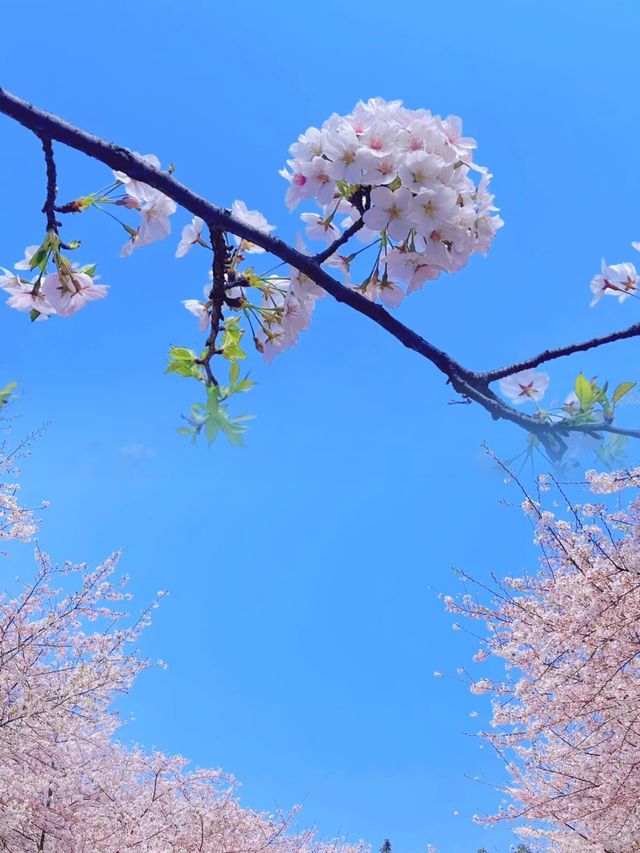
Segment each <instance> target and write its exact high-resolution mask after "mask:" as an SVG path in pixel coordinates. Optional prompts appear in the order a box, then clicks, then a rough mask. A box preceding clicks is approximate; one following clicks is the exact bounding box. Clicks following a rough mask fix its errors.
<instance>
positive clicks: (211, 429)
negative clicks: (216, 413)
mask: <svg viewBox="0 0 640 853" xmlns="http://www.w3.org/2000/svg"><path fill="white" fill-rule="evenodd" d="M204 434H205V435H206V436H207V441H208V442H209V444H211V443H212V442H213V441H214V440H215V437H216V435H217V434H218V423H217V420H216V418H214V417H208V418H207V420H206V421H205V422H204Z"/></svg>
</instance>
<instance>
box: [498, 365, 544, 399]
mask: <svg viewBox="0 0 640 853" xmlns="http://www.w3.org/2000/svg"><path fill="white" fill-rule="evenodd" d="M499 386H500V393H501V394H503V396H505V397H507V398H508V399H510V400H513V402H514V403H517V404H520V403H526V401H527V400H533V401H534V402H536V403H537V402H538V401H539V400H541V399H542V398H543V396H544V392H545V391H546V390H547V388H548V387H549V374H548V373H544V372H543V371H535V370H522V371H520V373H513V374H512V375H511V376H505V378H504V379H501V380H500V382H499Z"/></svg>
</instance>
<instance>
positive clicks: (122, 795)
mask: <svg viewBox="0 0 640 853" xmlns="http://www.w3.org/2000/svg"><path fill="white" fill-rule="evenodd" d="M0 472H1V481H0V539H2V540H3V542H5V543H6V544H8V543H9V541H10V540H13V541H15V540H20V541H28V540H29V539H31V537H32V536H33V535H34V534H35V532H36V526H37V522H36V519H35V516H34V514H33V512H32V511H30V510H28V509H25V508H22V507H21V506H20V504H19V503H18V500H17V486H16V483H15V480H16V475H17V471H16V470H15V466H14V463H13V458H12V457H11V456H10V454H8V453H4V454H3V455H1V456H0ZM118 559H119V555H118V554H114V555H112V556H111V557H109V558H108V559H107V560H105V561H104V563H102V564H101V565H100V566H98V567H97V568H93V569H92V568H89V567H88V566H86V565H72V564H70V563H65V564H64V565H62V566H56V565H54V564H53V563H52V562H51V560H50V559H49V557H48V556H47V555H46V554H44V553H42V552H41V551H40V550H39V549H38V548H37V549H36V572H35V577H34V578H33V579H32V580H30V581H28V582H27V583H25V584H24V587H23V588H22V590H21V591H19V592H18V593H17V594H15V595H11V594H8V593H4V594H2V595H1V596H0V846H1V847H2V849H3V850H7V851H15V853H19V851H24V853H27V851H29V853H31V851H50V853H56V851H58V853H80V851H91V853H121V851H125V850H144V851H162V853H166V851H180V853H183V851H209V852H210V853H221V851H227V853H232V851H245V853H258V851H263V850H270V851H271V850H272V851H274V853H364V851H365V847H364V846H363V845H361V844H346V843H343V842H340V841H335V842H321V841H319V840H317V839H316V837H315V836H314V834H313V832H311V831H303V832H293V831H291V825H292V822H293V820H294V817H295V814H296V809H294V810H292V811H291V812H289V813H276V814H265V813H259V812H256V811H253V810H251V809H248V808H244V807H242V806H240V804H239V802H238V786H237V783H236V782H235V780H234V779H233V778H231V777H230V776H227V775H225V774H224V773H222V771H220V770H209V769H194V768H192V767H190V764H189V762H188V761H187V760H186V759H184V758H182V757H180V756H174V755H166V754H163V753H161V752H158V751H152V752H149V751H147V750H144V749H142V748H141V747H139V746H130V745H127V744H125V743H124V742H123V741H118V739H117V737H116V735H117V732H118V729H119V728H120V727H121V725H122V721H121V719H120V718H119V716H118V714H117V713H116V712H115V711H114V710H113V708H112V705H113V701H114V699H115V698H116V697H117V696H118V695H119V694H122V693H126V692H128V691H129V689H130V688H131V686H132V685H133V682H134V681H135V679H136V677H137V676H138V675H139V673H140V672H141V671H142V670H144V669H146V668H147V667H149V666H150V663H149V661H147V660H145V659H143V658H141V657H140V656H139V654H138V653H137V652H136V648H135V646H136V642H137V640H138V637H139V634H140V632H141V630H142V629H143V628H144V627H145V626H146V625H148V623H149V620H150V613H151V610H152V608H153V607H155V606H157V600H156V601H155V602H154V603H153V604H152V605H151V606H150V607H149V608H147V609H145V610H144V611H143V612H142V613H141V614H140V615H139V616H138V617H137V618H135V619H131V618H130V617H129V616H128V615H127V612H126V611H125V608H126V607H127V603H128V602H129V600H130V595H129V593H127V591H126V580H127V579H126V577H124V576H121V575H120V576H119V575H118V568H117V567H118ZM14 560H15V557H8V558H7V559H6V560H5V562H4V564H3V565H4V567H5V568H8V566H9V564H10V563H13V561H14ZM163 595H164V593H163V592H159V593H158V596H157V598H158V599H160V598H162V597H163ZM159 663H161V662H159Z"/></svg>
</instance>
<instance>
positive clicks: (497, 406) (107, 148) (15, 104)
mask: <svg viewBox="0 0 640 853" xmlns="http://www.w3.org/2000/svg"><path fill="white" fill-rule="evenodd" d="M0 113H4V114H5V115H6V116H8V117H9V118H12V119H14V120H15V121H17V122H18V123H20V124H22V125H23V126H24V127H26V128H27V129H29V130H31V131H32V132H33V133H35V134H36V135H37V136H38V137H39V138H40V139H41V140H42V141H43V147H45V146H46V144H47V143H46V142H45V140H48V145H49V147H50V146H51V141H52V140H56V141H57V142H60V143H62V144H63V145H67V146H68V147H69V148H73V149H74V150H76V151H80V152H81V153H83V154H86V155H88V156H89V157H93V158H94V159H96V160H99V161H100V162H101V163H103V164H104V165H105V166H109V167H110V168H111V169H114V170H117V171H122V172H125V173H126V174H127V175H129V176H130V177H131V178H133V179H134V180H138V181H142V182H143V183H146V184H148V185H149V186H151V187H153V188H154V189H157V190H159V191H160V192H162V193H164V194H165V195H167V196H169V197H170V198H171V199H173V201H175V202H176V204H178V205H180V206H181V207H183V208H185V209H186V210H188V211H189V212H190V213H191V214H192V215H194V216H199V217H200V218H201V219H204V221H205V222H206V223H207V224H208V226H209V229H210V231H211V233H212V239H213V235H214V233H218V232H220V233H221V232H230V233H231V234H235V235H236V236H237V237H240V238H241V239H245V240H247V241H248V242H250V243H255V244H256V245H258V246H260V247H261V248H263V249H265V250H266V251H267V252H269V253H271V254H272V255H275V256H276V257H277V258H279V259H280V260H281V261H284V262H285V263H287V264H290V265H291V266H292V267H294V268H295V269H297V270H299V271H300V272H302V273H303V274H304V275H306V276H307V277H308V278H310V279H311V281H313V282H314V283H315V284H317V285H318V286H319V287H321V288H322V289H323V290H325V291H326V292H327V293H329V294H330V295H331V296H333V298H334V299H336V300H337V301H338V302H342V303H344V304H345V305H348V306H349V307H350V308H353V309H354V310H355V311H357V312H358V313H359V314H363V315H364V316H366V317H368V318H369V319H370V320H373V322H374V323H376V324H377V325H378V326H380V327H381V328H382V329H384V330H385V331H387V332H388V333H389V334H390V335H392V336H393V337H394V338H396V340H398V341H400V343H401V344H402V345H403V346H405V347H407V348H408V349H411V350H413V351H414V352H417V353H418V354H419V355H421V356H422V357H423V358H426V359H427V360H428V361H430V362H431V363H432V364H433V365H434V366H435V367H436V368H437V369H438V370H439V371H440V372H441V373H443V374H444V375H445V376H446V377H447V381H448V382H449V383H450V384H451V386H452V387H453V388H454V389H455V391H457V392H458V393H459V394H461V395H462V396H463V398H465V399H469V400H472V401H474V402H476V403H478V404H479V405H481V406H482V407H483V408H484V409H485V410H486V411H488V412H489V414H490V415H491V416H492V417H493V418H494V419H504V420H508V421H510V422H512V423H514V424H516V425H517V426H519V427H521V428H522V429H524V430H526V431H527V432H529V433H532V434H534V435H536V436H537V437H538V438H539V439H540V441H541V442H542V443H543V445H544V446H545V447H546V449H547V451H548V452H549V453H550V455H552V457H558V456H559V455H561V454H562V452H563V450H564V448H565V447H566V445H565V442H564V437H566V436H567V435H569V434H570V433H572V432H579V433H587V434H597V433H600V432H608V433H614V434H617V435H633V436H638V435H640V433H637V432H635V431H633V430H627V429H623V428H619V427H616V426H614V425H613V424H597V423H588V424H585V423H582V424H572V423H567V422H565V421H563V420H558V421H553V422H549V421H545V420H542V419H540V418H538V417H535V416H532V415H527V414H524V413H523V412H520V411H518V410H517V409H515V408H514V407H513V406H510V405H508V404H507V403H506V402H504V401H503V400H501V399H500V398H498V397H497V396H496V395H495V394H494V393H493V392H492V391H491V389H490V388H489V384H490V383H491V382H494V381H496V380H497V379H500V378H504V377H506V376H510V375H512V374H514V373H517V372H519V371H520V370H524V369H526V368H528V367H536V366H537V365H539V364H542V363H544V362H546V361H550V360H552V359H554V358H561V357H563V356H566V355H571V354H572V353H575V352H584V351H586V350H588V349H592V348H594V347H598V346H602V345H603V344H606V343H611V342H613V341H617V340H622V339H624V338H630V337H634V336H636V335H640V324H636V325H634V326H631V327H630V328H628V329H625V330H623V331H621V332H614V333H612V334H610V335H606V336H604V337H601V338H593V339H592V340H591V341H586V342H584V343H581V344H574V345H572V346H569V347H563V348H560V349H556V350H546V351H545V352H543V353H540V354H539V355H537V356H534V357H533V358H531V359H528V360H526V361H523V362H520V363H518V364H514V365H511V366H510V367H503V368H500V369H498V370H493V371H487V372H484V373H479V372H475V371H472V370H469V369H467V368H465V367H463V365H462V364H460V363H459V362H458V361H456V360H455V359H454V358H452V357H451V356H450V355H449V354H448V353H446V352H444V351H443V350H441V349H439V348H438V347H436V346H434V345H433V344H432V343H430V342H429V341H427V340H426V339H425V338H423V337H422V336H421V335H419V334H418V333H417V332H414V331H413V330H412V329H410V328H408V327H407V326H405V325H404V324H403V323H401V322H400V321H399V320H397V319H396V318H395V317H393V316H392V315H391V314H389V312H388V311H386V310H385V309H384V308H383V307H382V306H381V305H378V304H376V303H375V302H370V301H369V300H368V299H365V298H364V297H363V296H361V295H360V294H359V293H357V292H355V291H354V290H351V289H350V288H348V287H345V286H344V285H343V284H341V283H340V282H339V281H337V280H336V279H335V278H333V277H332V276H330V275H329V274H328V273H327V272H326V270H324V269H323V268H322V267H321V263H322V261H324V260H326V259H327V258H328V257H330V254H333V253H334V252H335V251H336V249H337V248H339V246H340V245H343V244H344V242H346V240H347V239H348V237H347V236H346V235H347V234H349V236H352V235H353V234H355V233H356V231H358V230H359V228H361V227H362V225H361V224H359V223H361V222H362V220H361V219H359V220H358V221H357V222H356V223H354V225H352V226H351V227H350V228H349V229H347V231H346V232H345V234H343V235H342V237H340V238H339V239H338V240H336V241H334V243H333V244H332V245H331V246H329V247H328V248H327V249H326V250H325V251H324V252H320V253H319V254H318V255H316V256H315V257H312V256H308V255H304V254H302V253H301V252H299V251H297V250H296V249H294V248H293V247H292V246H289V245H288V244H287V243H285V242H283V241H282V240H280V239H279V238H277V237H272V236H271V235H269V234H266V233H264V232H262V231H258V230H256V229H255V228H252V227H251V226H249V225H247V224H245V223H244V222H240V221H239V220H237V219H235V218H234V217H233V216H232V215H231V214H230V212H229V211H228V210H225V209H223V208H220V207H217V206H215V205H213V204H211V203H210V202H208V201H207V200H206V199H204V198H202V196H199V195H197V194H196V193H195V192H193V191H192V190H191V189H189V188H188V187H186V186H185V185H184V184H182V183H180V182H179V181H177V180H176V179H175V178H174V177H173V176H172V175H171V174H169V173H168V172H162V171H159V170H157V169H154V168H153V167H152V166H150V165H149V164H148V163H147V162H146V161H145V160H143V159H142V158H141V157H138V156H137V155H136V154H134V153H132V152H131V151H129V150H128V149H127V148H123V147H121V146H119V145H116V144H114V143H112V142H106V141H105V140H103V139H100V138H98V137H97V136H93V135H91V134H89V133H86V132H85V131H83V130H81V129H80V128H78V127H75V126H74V125H72V124H69V123H68V122H66V121H64V120H63V119H61V118H59V117H58V116H55V115H52V114H51V113H46V112H43V111H42V110H40V109H38V108H37V107H34V106H33V105H32V104H29V103H27V102H26V101H23V100H22V99H20V98H18V97H16V96H15V95H12V94H10V93H9V92H7V91H6V90H4V89H1V88H0ZM45 156H47V149H46V147H45ZM51 164H52V165H53V168H54V170H55V164H53V159H52V154H51ZM52 174H53V176H54V179H55V171H54V172H53V173H52ZM47 175H48V187H49V184H50V180H49V158H48V159H47ZM54 185H55V180H54ZM47 199H49V192H48V195H47ZM54 199H55V195H54ZM365 205H366V199H365V198H364V197H363V198H362V199H360V207H359V208H358V209H360V211H361V213H363V212H364V210H365ZM47 217H49V213H47ZM48 221H49V218H48ZM357 225H359V227H356V226H357ZM349 232H351V233H349ZM343 238H344V239H343ZM328 253H329V254H328ZM215 289H216V288H215V279H214V290H215Z"/></svg>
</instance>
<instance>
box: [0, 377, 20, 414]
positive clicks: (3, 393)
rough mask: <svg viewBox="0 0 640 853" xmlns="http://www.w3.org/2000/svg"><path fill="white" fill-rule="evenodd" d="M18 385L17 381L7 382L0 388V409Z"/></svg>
mask: <svg viewBox="0 0 640 853" xmlns="http://www.w3.org/2000/svg"><path fill="white" fill-rule="evenodd" d="M17 387H18V383H17V382H9V384H8V385H5V386H4V388H2V389H0V409H1V408H2V407H3V406H5V405H6V404H7V403H8V402H9V398H10V397H11V395H12V394H13V392H14V391H15V389H16V388H17Z"/></svg>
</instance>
